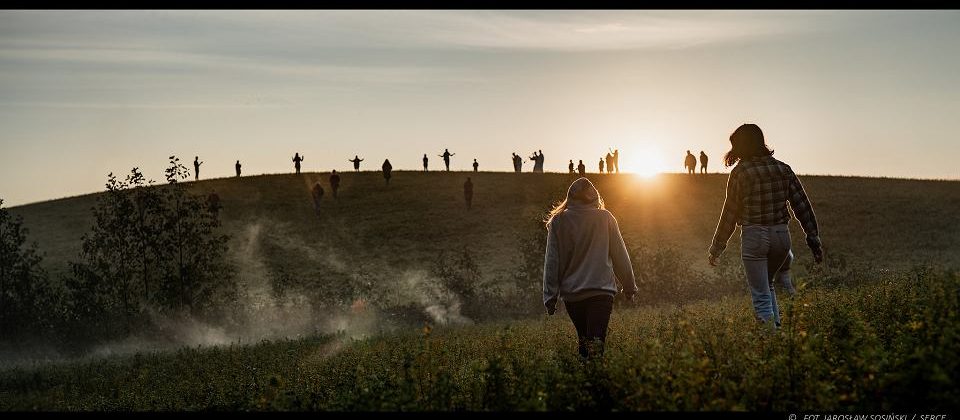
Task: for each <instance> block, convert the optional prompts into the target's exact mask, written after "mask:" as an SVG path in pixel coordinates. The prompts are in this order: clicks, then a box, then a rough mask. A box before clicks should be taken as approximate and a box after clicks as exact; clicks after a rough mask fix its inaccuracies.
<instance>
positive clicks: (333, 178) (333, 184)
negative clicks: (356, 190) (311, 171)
mask: <svg viewBox="0 0 960 420" xmlns="http://www.w3.org/2000/svg"><path fill="white" fill-rule="evenodd" d="M330 189H332V190H333V198H337V190H339V189H340V174H338V173H337V170H336V169H334V170H333V172H330Z"/></svg>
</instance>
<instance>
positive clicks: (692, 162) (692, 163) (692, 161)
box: [683, 150, 697, 174]
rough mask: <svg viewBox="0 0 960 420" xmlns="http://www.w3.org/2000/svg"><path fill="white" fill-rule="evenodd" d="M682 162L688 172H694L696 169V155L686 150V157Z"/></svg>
mask: <svg viewBox="0 0 960 420" xmlns="http://www.w3.org/2000/svg"><path fill="white" fill-rule="evenodd" d="M683 164H684V166H686V167H687V173H688V174H692V173H695V172H696V170H697V157H696V156H694V155H693V154H692V153H690V151H689V150H687V157H686V159H684V160H683Z"/></svg>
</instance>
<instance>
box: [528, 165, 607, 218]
mask: <svg viewBox="0 0 960 420" xmlns="http://www.w3.org/2000/svg"><path fill="white" fill-rule="evenodd" d="M570 203H579V204H588V205H589V204H592V205H595V206H596V207H597V208H598V209H601V210H602V209H603V198H602V197H600V192H599V191H597V187H595V186H593V183H592V182H590V180H589V179H586V178H583V177H580V178H577V180H575V181H573V183H571V184H570V187H569V188H567V197H566V198H564V199H563V201H561V202H559V203H557V205H555V206H554V207H553V209H552V210H550V212H549V213H547V217H546V219H544V220H543V222H544V224H545V225H546V227H547V229H550V222H552V221H553V218H554V217H557V215H558V214H560V213H562V212H563V211H564V210H566V209H567V205H569V204H570Z"/></svg>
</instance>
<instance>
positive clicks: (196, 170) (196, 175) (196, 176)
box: [193, 156, 203, 181]
mask: <svg viewBox="0 0 960 420" xmlns="http://www.w3.org/2000/svg"><path fill="white" fill-rule="evenodd" d="M200 165H203V162H201V161H200V156H194V157H193V180H194V181H199V180H200Z"/></svg>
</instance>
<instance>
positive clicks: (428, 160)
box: [423, 153, 430, 172]
mask: <svg viewBox="0 0 960 420" xmlns="http://www.w3.org/2000/svg"><path fill="white" fill-rule="evenodd" d="M428 162H430V159H427V154H426V153H424V154H423V171H424V172H426V171H427V163H428Z"/></svg>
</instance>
